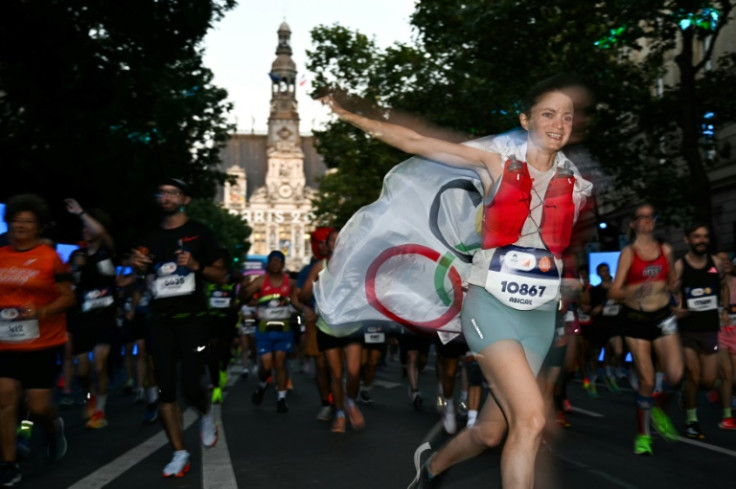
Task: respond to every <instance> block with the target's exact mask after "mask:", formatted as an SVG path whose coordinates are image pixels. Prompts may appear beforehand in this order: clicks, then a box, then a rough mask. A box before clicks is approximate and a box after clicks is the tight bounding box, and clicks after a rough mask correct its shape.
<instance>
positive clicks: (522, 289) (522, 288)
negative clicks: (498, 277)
mask: <svg viewBox="0 0 736 489" xmlns="http://www.w3.org/2000/svg"><path fill="white" fill-rule="evenodd" d="M544 289H546V287H545V286H544V285H540V286H539V287H537V286H536V285H532V286H531V287H529V285H527V284H519V283H518V282H509V281H507V280H503V281H502V282H501V292H504V293H506V292H508V293H509V294H519V295H528V296H529V297H536V296H537V295H539V297H542V296H543V295H544Z"/></svg>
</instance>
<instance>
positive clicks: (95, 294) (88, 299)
mask: <svg viewBox="0 0 736 489" xmlns="http://www.w3.org/2000/svg"><path fill="white" fill-rule="evenodd" d="M114 303H115V298H114V297H113V296H112V291H111V290H110V289H108V288H105V289H94V290H89V291H87V292H85V293H84V296H83V298H82V312H88V311H94V310H96V309H104V308H106V307H110V306H111V305H113V304H114Z"/></svg>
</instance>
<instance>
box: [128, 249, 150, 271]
mask: <svg viewBox="0 0 736 489" xmlns="http://www.w3.org/2000/svg"><path fill="white" fill-rule="evenodd" d="M146 251H147V250H142V249H140V248H135V249H133V250H132V251H131V253H130V264H131V265H132V266H133V267H134V268H136V269H138V270H140V271H142V272H144V271H146V269H147V268H148V267H149V266H150V265H151V263H153V260H152V259H151V257H150V256H148V253H146Z"/></svg>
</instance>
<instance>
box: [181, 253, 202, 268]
mask: <svg viewBox="0 0 736 489" xmlns="http://www.w3.org/2000/svg"><path fill="white" fill-rule="evenodd" d="M176 264H177V265H179V266H180V267H187V268H188V269H190V270H191V271H193V272H196V271H198V270H199V263H198V262H197V260H195V259H194V257H193V256H192V253H191V252H189V251H179V252H178V253H177V255H176Z"/></svg>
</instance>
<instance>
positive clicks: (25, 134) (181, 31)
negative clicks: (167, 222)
mask: <svg viewBox="0 0 736 489" xmlns="http://www.w3.org/2000/svg"><path fill="white" fill-rule="evenodd" d="M234 4H235V1H234V0H172V1H166V2H160V1H156V0H130V1H125V2H109V1H106V0H48V1H44V2H26V1H22V0H8V1H6V2H3V15H2V20H0V93H2V97H0V160H1V161H3V162H4V171H7V170H6V169H7V168H8V166H10V167H11V169H12V173H11V175H12V178H3V179H2V180H0V199H6V198H7V197H8V196H9V195H12V194H14V193H17V192H21V191H32V192H36V193H39V194H41V195H43V196H45V197H46V198H47V199H48V200H49V201H50V202H52V203H54V204H56V203H59V202H60V201H61V199H63V198H64V197H68V196H74V197H75V198H77V199H78V200H79V201H80V202H81V203H82V205H83V206H85V207H100V208H102V209H104V210H106V211H107V212H108V213H109V214H111V215H112V217H113V222H114V223H115V227H116V228H117V230H118V242H119V243H121V244H122V245H123V246H125V244H124V243H126V242H129V241H130V240H132V239H133V238H134V237H135V236H137V235H138V234H140V232H141V228H142V227H143V226H150V225H154V223H155V219H156V218H157V213H155V212H150V210H151V205H152V201H153V199H152V197H151V196H152V194H153V192H154V189H155V186H156V185H157V183H158V182H159V181H160V180H161V179H162V178H164V177H169V176H177V177H181V178H184V179H186V180H188V181H190V182H191V183H192V184H193V186H194V190H195V193H196V194H197V195H199V196H202V197H211V196H213V195H214V191H215V188H216V187H215V186H216V183H217V182H220V181H222V179H223V178H224V175H222V174H221V173H219V172H217V171H215V170H214V169H215V168H216V167H217V163H218V158H219V147H220V146H221V145H222V144H223V143H224V141H225V140H226V139H227V137H228V133H229V132H230V129H231V127H230V126H229V124H228V123H227V113H228V111H229V110H230V104H228V103H227V102H226V101H225V99H226V96H227V93H226V92H225V91H224V90H222V89H220V88H218V87H216V86H214V85H213V84H212V73H211V72H210V70H209V69H207V68H206V67H205V66H204V65H203V63H202V49H201V47H200V44H201V41H202V39H203V38H204V36H205V34H206V32H207V30H208V29H209V28H210V27H211V26H212V25H213V23H214V22H215V21H217V20H218V19H220V18H221V17H222V15H224V13H225V12H226V11H227V10H228V9H229V8H231V7H232V6H233V5H234ZM54 209H56V211H57V217H59V216H58V214H62V213H63V207H62V206H60V205H59V206H56V205H54ZM62 220H63V218H62ZM58 231H59V232H60V233H59V234H60V236H58V237H59V238H60V239H65V238H68V237H67V236H65V235H64V234H65V233H64V231H65V230H64V229H59V230H58Z"/></svg>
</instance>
